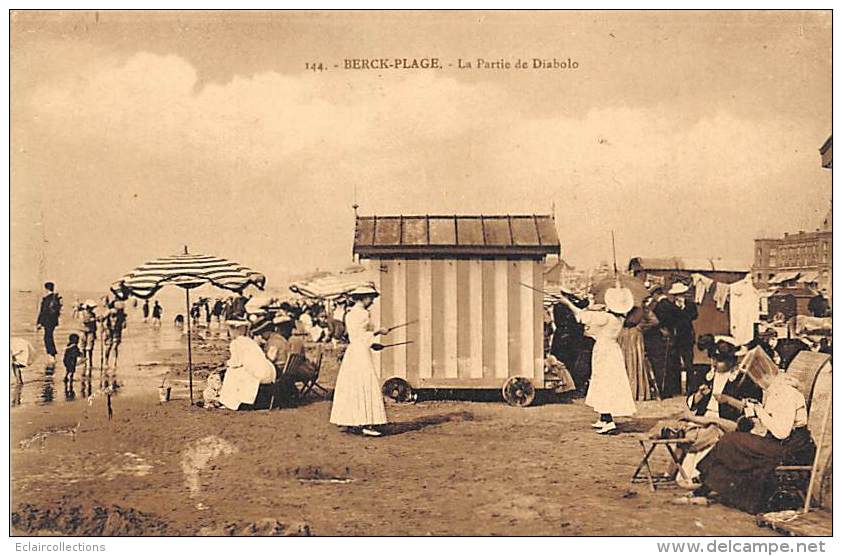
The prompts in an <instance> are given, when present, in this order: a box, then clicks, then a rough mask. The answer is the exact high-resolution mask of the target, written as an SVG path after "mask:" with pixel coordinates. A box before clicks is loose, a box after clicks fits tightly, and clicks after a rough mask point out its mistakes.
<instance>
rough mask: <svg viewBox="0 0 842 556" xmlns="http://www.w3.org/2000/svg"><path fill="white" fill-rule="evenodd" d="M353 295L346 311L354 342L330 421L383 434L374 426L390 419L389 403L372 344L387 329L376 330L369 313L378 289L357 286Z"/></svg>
mask: <svg viewBox="0 0 842 556" xmlns="http://www.w3.org/2000/svg"><path fill="white" fill-rule="evenodd" d="M350 296H351V299H353V300H354V302H355V303H354V306H353V307H351V309H350V310H349V311H348V312H347V314H346V315H345V327H346V329H347V331H348V338H349V339H350V344H349V345H348V349H347V350H346V351H345V355H344V357H343V358H342V364H341V365H340V366H339V374H338V375H337V377H336V388H335V389H334V391H333V407H332V408H331V411H330V422H331V423H333V424H334V425H339V426H340V427H347V428H348V429H349V430H350V431H352V432H357V431H361V432H362V434H364V435H366V436H380V435H381V434H382V433H381V432H380V431H378V430H377V429H376V428H374V427H376V426H377V425H382V424H384V423H386V422H387V419H386V406H385V404H384V403H383V394H382V392H381V390H380V379H379V378H378V376H377V373H376V372H375V370H374V361H373V360H372V358H371V345H372V344H373V343H374V337H375V336H378V335H380V334H384V333H385V331H384V330H377V331H373V326H372V324H371V318H370V316H369V313H368V309H369V307H371V304H372V303H374V300H375V299H376V298H377V296H378V293H377V290H376V289H374V288H373V287H368V286H366V287H359V288H356V289H355V290H353V291H352V292H351V294H350Z"/></svg>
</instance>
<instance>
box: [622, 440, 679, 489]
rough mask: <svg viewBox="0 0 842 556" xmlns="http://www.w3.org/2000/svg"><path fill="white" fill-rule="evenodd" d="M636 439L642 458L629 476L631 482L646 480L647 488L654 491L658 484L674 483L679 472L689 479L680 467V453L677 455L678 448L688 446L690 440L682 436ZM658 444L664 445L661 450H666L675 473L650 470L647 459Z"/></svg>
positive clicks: (650, 466)
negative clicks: (630, 476)
mask: <svg viewBox="0 0 842 556" xmlns="http://www.w3.org/2000/svg"><path fill="white" fill-rule="evenodd" d="M637 441H638V442H639V443H640V448H641V449H642V450H643V458H642V459H641V460H640V463H639V464H638V466H637V469H635V470H634V474H633V475H632V478H631V482H632V483H643V482H648V483H649V488H651V489H652V491H653V492H654V491H655V490H656V489H657V488H658V487H659V486H668V485H672V484H674V483H675V477H676V475H677V474H679V473H680V474H681V476H682V477H683V478H684V480H686V481H689V480H690V477H688V476H687V474H686V473H685V472H684V469H683V468H682V467H681V463H682V461H683V460H684V457H683V456H682V455H679V452H678V448H683V447H685V446H689V445H690V444H692V441H691V440H687V439H684V438H659V439H652V438H644V437H643V436H641V437H639V438H638V439H637ZM658 446H663V447H664V450H663V451H666V452H667V454H668V455H669V457H670V460H671V462H672V464H674V465H675V467H676V468H677V470H676V472H675V473H672V472H670V471H668V472H666V473H659V474H655V473H653V472H652V465H651V464H650V462H649V459H650V458H651V457H652V455H653V454H654V453H655V451H656V449H657V448H658ZM685 453H686V452H685ZM644 470H645V472H646V473H645V475H644V473H643V472H644Z"/></svg>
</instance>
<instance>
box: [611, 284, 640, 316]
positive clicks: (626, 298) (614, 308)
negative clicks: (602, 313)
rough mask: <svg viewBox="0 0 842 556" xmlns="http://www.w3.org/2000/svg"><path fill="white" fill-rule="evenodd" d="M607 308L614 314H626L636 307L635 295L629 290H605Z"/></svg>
mask: <svg viewBox="0 0 842 556" xmlns="http://www.w3.org/2000/svg"><path fill="white" fill-rule="evenodd" d="M605 307H606V308H607V309H608V310H609V311H611V312H612V313H619V314H626V313H628V312H629V311H631V310H632V307H634V295H632V292H631V290H630V289H628V288H608V289H607V290H605Z"/></svg>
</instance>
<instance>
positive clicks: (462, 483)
mask: <svg viewBox="0 0 842 556" xmlns="http://www.w3.org/2000/svg"><path fill="white" fill-rule="evenodd" d="M138 329H139V330H140V331H139V332H138V334H139V335H141V336H142V335H144V334H150V333H152V332H151V331H148V332H144V329H143V328H141V327H138ZM211 336H212V335H211ZM197 344H198V345H197V349H196V350H195V352H194V354H195V357H194V361H195V362H196V366H197V368H198V369H200V371H199V373H197V376H201V375H202V372H201V370H202V369H206V368H208V367H212V366H215V365H216V364H218V363H220V362H223V361H224V360H225V359H226V357H227V355H226V352H225V341H224V339H222V338H215V339H214V338H213V337H211V338H210V339H208V340H197ZM309 349H313V346H310V348H309ZM147 355H148V357H147V359H148V360H150V361H157V362H158V364H159V365H160V366H161V367H163V368H168V369H170V373H171V376H172V377H175V378H179V377H178V376H177V375H181V376H180V378H182V379H183V378H184V377H183V374H181V373H182V371H183V368H184V366H185V356H184V353H183V352H182V351H179V350H177V349H171V350H159V351H157V352H150V353H148V354H147ZM326 361H327V363H326V365H325V368H324V370H323V373H322V380H321V382H322V383H323V384H324V385H325V386H326V387H328V389H330V388H331V386H332V384H333V380H334V378H335V373H336V370H337V363H336V356H335V354H334V353H333V352H331V351H327V352H326ZM140 369H144V367H138V368H137V369H136V370H129V369H126V368H123V369H121V371H120V373H122V374H121V375H120V376H131V375H132V374H136V373H147V374H150V375H154V376H156V377H157V376H160V372H155V371H152V370H150V369H149V368H148V367H146V368H145V370H140ZM155 380H157V378H156V379H155ZM202 383H203V380H202V378H197V381H196V395H197V398H199V397H200V396H201V395H200V392H201V388H202ZM130 384H131V386H128V387H125V388H123V389H122V390H119V394H118V395H115V396H114V397H113V399H112V407H113V412H114V414H113V419H112V420H111V421H109V420H108V418H107V409H106V401H105V397H104V396H103V395H101V394H96V388H94V396H93V397H92V398H90V400H86V399H84V398H82V399H77V400H76V401H75V402H74V403H58V404H56V403H53V404H24V405H21V406H19V407H16V408H13V410H12V438H11V446H10V448H11V459H12V469H13V473H12V483H11V496H12V510H13V513H12V523H13V526H14V531H15V533H16V534H64V535H92V534H104V535H110V534H122V535H126V534H128V535H162V534H163V535H196V534H213V535H226V534H261V535H267V534H285V535H287V534H311V535H629V534H632V535H686V536H690V535H765V534H771V532H770V531H767V530H765V529H760V528H758V527H757V526H756V525H755V522H754V518H753V517H752V516H750V515H747V514H744V513H741V512H738V511H735V510H731V509H728V508H725V507H722V506H716V505H714V506H710V507H693V506H680V507H679V506H675V505H673V504H671V503H670V501H671V499H673V498H674V497H675V496H676V495H677V494H679V491H677V490H675V489H669V490H666V489H665V490H659V491H658V492H655V493H652V492H651V491H650V490H649V489H648V486H646V485H642V484H639V485H633V486H632V485H630V483H629V478H630V476H631V474H632V472H633V471H634V468H635V466H636V465H637V463H638V461H639V460H640V447H639V445H638V443H637V440H636V434H637V433H639V432H641V431H645V430H647V429H648V428H649V427H651V426H652V424H654V423H655V422H656V421H657V420H658V419H659V418H663V417H665V416H667V415H669V414H671V413H672V412H674V411H676V410H677V408H678V407H679V403H680V400H678V399H673V400H669V401H667V402H644V403H641V404H639V407H640V411H639V413H638V415H637V416H635V418H633V419H629V420H626V421H625V422H621V423H620V429H621V434H619V435H617V436H613V437H602V436H598V435H596V434H594V433H593V432H592V430H591V428H590V426H589V425H590V422H591V421H592V420H593V413H592V412H591V410H590V408H588V407H586V406H585V405H584V403H583V402H582V401H581V400H566V399H562V400H558V399H546V400H539V402H543V403H537V404H536V405H535V406H533V407H530V408H526V409H520V408H513V407H509V406H507V405H506V404H504V403H503V402H502V401H500V400H499V399H498V397H497V395H496V394H495V393H489V394H488V395H487V396H484V400H483V401H472V400H459V401H453V400H447V399H424V398H422V400H421V401H419V402H418V403H416V404H409V405H405V404H401V405H398V404H389V405H388V406H387V411H388V414H389V418H390V421H391V423H390V425H389V426H388V427H387V430H386V432H387V434H386V435H385V436H384V437H381V438H364V437H358V436H352V435H348V434H345V433H342V432H340V431H339V430H337V428H335V427H333V426H332V425H330V424H329V423H328V415H329V412H330V402H329V401H327V400H321V399H317V398H312V399H311V400H308V401H307V402H306V403H304V404H302V405H300V406H298V407H295V408H285V409H276V410H273V411H271V412H270V411H244V412H230V411H226V410H205V409H202V408H199V407H195V406H194V407H191V406H190V405H189V402H188V400H187V392H186V390H185V389H184V388H179V389H177V390H176V392H175V396H174V399H173V400H172V401H170V402H168V403H165V404H160V403H158V400H157V389H156V388H155V386H154V381H152V380H147V381H138V380H135V381H133V382H130ZM142 384H145V386H141V385H142ZM179 384H183V383H179ZM443 397H444V396H438V398H443ZM427 398H430V397H429V396H428V397H427ZM661 463H663V462H661Z"/></svg>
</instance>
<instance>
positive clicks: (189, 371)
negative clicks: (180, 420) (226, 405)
mask: <svg viewBox="0 0 842 556" xmlns="http://www.w3.org/2000/svg"><path fill="white" fill-rule="evenodd" d="M184 293H185V295H186V299H187V314H186V315H185V320H186V321H187V380H188V383H189V385H190V405H193V340H192V338H191V336H192V335H193V333H192V331H191V329H190V321H191V320H192V318H191V315H190V289H189V288H184Z"/></svg>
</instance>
